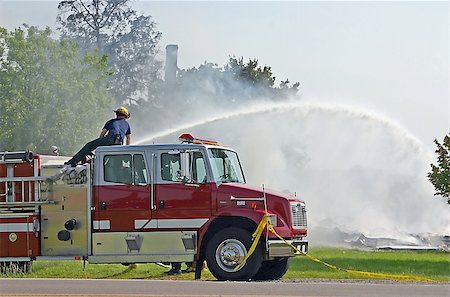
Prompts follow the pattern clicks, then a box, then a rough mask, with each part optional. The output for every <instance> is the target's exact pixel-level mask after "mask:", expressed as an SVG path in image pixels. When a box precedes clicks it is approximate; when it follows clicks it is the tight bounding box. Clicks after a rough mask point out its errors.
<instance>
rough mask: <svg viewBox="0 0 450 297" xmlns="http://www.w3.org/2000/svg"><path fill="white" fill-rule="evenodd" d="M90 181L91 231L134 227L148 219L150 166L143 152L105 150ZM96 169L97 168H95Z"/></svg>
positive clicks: (125, 229)
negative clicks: (93, 181) (93, 208)
mask: <svg viewBox="0 0 450 297" xmlns="http://www.w3.org/2000/svg"><path fill="white" fill-rule="evenodd" d="M100 158H101V161H100V162H98V163H97V166H99V165H100V166H102V167H103V168H101V169H100V168H99V169H100V174H99V176H98V177H97V178H98V179H97V183H96V184H95V185H94V189H93V193H94V197H93V205H94V207H95V212H94V217H93V229H94V232H102V231H107V232H109V231H132V230H138V229H139V228H140V224H141V223H142V222H144V221H148V220H151V218H152V210H151V208H150V198H151V197H150V193H151V182H150V180H151V175H150V171H151V170H149V169H150V167H149V166H148V164H149V163H148V162H147V160H146V156H145V154H144V153H143V152H105V153H102V154H101V155H100ZM99 169H97V170H99Z"/></svg>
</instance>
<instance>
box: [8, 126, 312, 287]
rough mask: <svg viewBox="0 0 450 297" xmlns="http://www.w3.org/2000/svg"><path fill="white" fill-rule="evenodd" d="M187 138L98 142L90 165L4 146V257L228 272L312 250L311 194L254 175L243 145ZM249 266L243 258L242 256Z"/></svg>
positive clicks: (263, 273) (24, 262)
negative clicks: (263, 224) (270, 187)
mask: <svg viewBox="0 0 450 297" xmlns="http://www.w3.org/2000/svg"><path fill="white" fill-rule="evenodd" d="M180 140H181V141H182V143H181V144H153V145H130V146H108V147H99V148H97V150H96V153H95V158H94V159H93V160H92V161H91V162H89V163H86V164H84V165H78V166H77V167H68V166H64V165H62V164H63V163H64V161H66V160H67V159H68V158H64V157H56V156H46V155H33V154H32V153H31V152H2V153H0V265H1V268H2V269H3V270H5V268H8V267H10V266H11V265H16V267H19V268H20V269H22V270H23V271H27V270H28V269H29V268H30V266H31V263H32V261H35V260H67V259H78V260H85V261H88V262H89V263H122V264H124V265H127V264H130V263H158V262H163V263H164V262H172V263H173V262H196V263H197V267H196V268H197V269H196V278H199V277H200V271H201V267H203V263H204V261H206V263H207V266H208V269H209V270H210V271H211V273H212V274H213V275H214V276H215V277H216V278H217V279H219V280H249V279H255V280H273V279H279V278H280V277H282V276H283V275H284V274H285V273H286V271H287V269H288V266H289V260H290V258H291V257H292V256H294V255H295V254H298V251H297V252H296V251H295V249H293V248H292V247H290V246H289V245H287V244H286V243H285V242H284V241H282V240H280V239H279V238H277V237H275V235H274V234H272V233H271V232H267V230H266V231H264V233H263V236H261V239H260V242H259V243H258V244H257V246H256V249H255V251H254V252H253V254H251V256H250V257H249V258H248V259H246V260H245V261H244V258H245V256H246V254H247V252H248V251H249V247H250V246H251V244H252V234H253V232H254V231H255V229H256V228H257V226H258V223H259V222H260V221H261V219H262V218H263V216H264V215H265V214H268V215H269V218H270V221H271V223H272V224H273V226H274V228H275V230H276V232H277V233H278V234H279V235H281V236H282V237H283V238H284V239H286V240H287V241H288V242H289V243H291V244H292V245H294V246H295V247H297V248H298V249H300V250H301V251H303V252H306V251H307V247H308V242H307V240H306V233H307V226H306V210H305V203H304V202H303V201H302V200H299V199H298V198H296V197H294V196H288V195H286V194H283V193H276V192H272V191H266V190H264V189H263V188H257V187H252V186H249V185H247V184H246V182H245V178H244V174H243V171H242V168H241V164H240V162H239V158H238V155H237V153H236V152H235V151H234V150H232V149H230V148H226V147H223V146H220V145H219V144H218V143H216V142H213V141H207V140H199V139H196V138H194V137H192V136H191V135H190V134H183V135H182V136H180ZM243 261H244V262H245V265H239V264H240V263H241V262H243Z"/></svg>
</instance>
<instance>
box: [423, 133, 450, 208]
mask: <svg viewBox="0 0 450 297" xmlns="http://www.w3.org/2000/svg"><path fill="white" fill-rule="evenodd" d="M449 135H450V134H449ZM449 135H446V136H445V137H444V141H443V143H442V144H441V143H440V142H439V141H438V140H437V139H435V140H434V143H436V146H437V149H436V151H435V152H436V154H437V165H434V164H431V171H430V172H429V173H428V179H429V180H430V182H431V183H432V184H433V186H434V189H435V191H436V193H435V194H434V195H437V196H442V197H444V198H446V199H447V201H448V203H449V204H450V136H449Z"/></svg>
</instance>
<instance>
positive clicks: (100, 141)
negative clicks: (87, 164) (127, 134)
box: [67, 137, 116, 165]
mask: <svg viewBox="0 0 450 297" xmlns="http://www.w3.org/2000/svg"><path fill="white" fill-rule="evenodd" d="M114 144H116V139H115V138H114V137H102V138H97V139H94V140H92V141H90V142H88V143H86V144H85V145H84V146H83V148H82V149H81V150H80V151H79V152H78V153H76V154H75V156H73V158H72V159H70V160H69V161H67V164H71V165H76V164H78V162H80V161H84V160H85V158H86V156H87V155H89V154H90V153H91V152H92V151H93V150H95V149H96V148H97V147H99V146H108V145H114Z"/></svg>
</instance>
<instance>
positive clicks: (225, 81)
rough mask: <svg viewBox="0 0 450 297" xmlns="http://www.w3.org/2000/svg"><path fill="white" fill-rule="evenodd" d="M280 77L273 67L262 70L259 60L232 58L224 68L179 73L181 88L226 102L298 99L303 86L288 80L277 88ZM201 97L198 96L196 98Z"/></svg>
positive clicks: (205, 66) (204, 66)
mask: <svg viewBox="0 0 450 297" xmlns="http://www.w3.org/2000/svg"><path fill="white" fill-rule="evenodd" d="M275 79H276V77H275V76H274V75H273V72H272V68H271V67H270V66H267V65H265V66H260V65H259V64H258V60H257V59H249V60H248V62H244V58H243V57H241V58H236V57H230V58H229V61H228V63H227V64H226V65H225V66H224V67H219V66H218V65H217V64H213V63H207V62H205V63H204V64H202V65H200V66H199V67H198V68H196V67H194V68H191V69H187V70H180V71H179V72H178V88H179V89H181V92H180V93H182V94H184V96H186V94H189V93H199V92H204V93H210V95H214V96H215V97H214V98H216V99H218V100H220V101H222V102H223V101H225V102H227V103H228V102H230V101H232V102H242V101H247V100H252V99H259V98H261V97H265V98H266V99H272V100H280V99H285V98H287V97H289V96H290V95H295V94H296V93H297V92H298V87H299V85H300V83H298V82H297V83H294V84H292V85H290V82H289V80H288V79H286V80H285V81H281V83H280V85H279V86H278V87H276V86H275ZM195 95H198V94H195Z"/></svg>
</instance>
